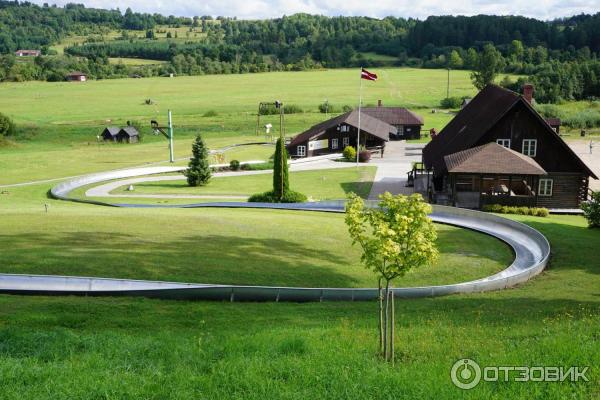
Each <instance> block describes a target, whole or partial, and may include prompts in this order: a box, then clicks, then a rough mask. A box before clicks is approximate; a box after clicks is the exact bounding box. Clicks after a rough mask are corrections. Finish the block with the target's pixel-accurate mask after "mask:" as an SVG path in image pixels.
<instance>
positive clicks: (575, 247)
mask: <svg viewBox="0 0 600 400" xmlns="http://www.w3.org/2000/svg"><path fill="white" fill-rule="evenodd" d="M23 190H26V191H29V192H30V193H33V192H35V191H38V190H40V188H37V189H33V188H27V189H23ZM25 208H26V206H25ZM120 211H121V210H112V209H107V208H99V207H87V206H77V205H62V204H58V205H54V204H53V211H52V212H51V213H49V214H48V215H44V214H42V213H37V214H36V213H34V212H24V211H20V212H17V211H16V210H12V211H9V212H7V211H6V209H4V208H0V213H1V214H2V220H3V222H4V221H7V218H8V224H4V225H3V226H6V227H7V230H3V232H2V233H3V240H4V241H5V243H3V249H8V250H9V252H10V254H8V255H7V254H6V253H5V252H4V251H3V252H2V255H1V256H2V258H3V259H2V264H3V265H5V266H9V265H11V264H12V265H14V267H12V269H13V271H21V272H23V271H27V270H28V272H32V271H37V272H52V271H56V272H74V271H73V268H78V269H80V270H79V271H78V272H84V273H85V272H93V271H92V270H94V271H96V272H100V271H102V269H103V268H105V269H106V268H107V267H106V264H109V263H110V264H112V265H113V266H114V267H115V268H112V269H111V272H112V275H120V276H127V275H130V274H133V272H132V271H135V274H136V275H137V276H140V275H142V274H143V275H144V276H147V277H152V276H158V275H161V276H168V277H200V276H203V277H209V276H210V277H211V278H217V276H218V274H217V273H216V272H215V271H214V270H213V271H212V275H211V274H210V273H209V271H208V270H207V269H208V268H207V267H208V266H209V265H211V257H212V255H214V254H215V253H217V252H218V253H219V259H220V260H222V261H220V265H224V264H223V262H224V261H227V260H229V262H231V264H230V268H232V269H234V270H235V272H234V273H233V274H228V276H229V277H230V278H233V279H234V280H236V281H243V280H244V277H247V276H248V273H249V271H250V270H249V269H248V268H247V267H245V266H244V265H245V264H247V263H248V261H250V262H254V261H256V262H257V264H258V262H259V261H260V262H261V266H260V269H257V270H255V271H254V273H253V276H254V277H255V278H256V280H267V277H272V278H273V280H279V281H280V282H287V283H292V282H294V281H297V280H298V279H299V277H298V275H300V274H301V275H302V277H303V280H304V282H310V281H314V282H317V283H319V284H325V283H334V282H340V281H342V282H344V283H351V282H352V280H354V283H357V282H360V280H361V279H365V280H368V278H367V275H364V276H363V278H360V275H361V274H360V273H359V272H358V269H359V267H358V266H357V263H356V258H355V257H356V255H357V254H356V253H355V249H352V248H350V247H348V243H347V239H345V240H344V239H342V238H341V236H342V235H340V233H339V232H340V231H342V230H343V226H342V222H341V218H340V216H335V215H326V214H311V213H308V214H298V213H290V212H275V213H271V212H268V213H265V212H249V211H242V212H237V211H234V212H231V211H227V212H224V211H221V210H177V211H175V210H170V211H168V213H167V212H164V213H163V212H160V211H159V212H155V211H153V212H152V215H150V214H147V213H146V212H145V211H139V212H138V211H133V212H127V213H126V214H125V213H123V214H121V213H120ZM87 213H91V214H92V216H91V217H85V218H83V215H87ZM242 213H243V215H242ZM11 214H12V215H11ZM17 214H20V215H17ZM17 216H18V217H19V218H18V219H17ZM265 218H267V220H265ZM271 218H273V219H271ZM515 219H519V220H522V221H524V222H526V223H529V224H531V225H533V226H535V227H536V228H538V229H540V230H542V232H543V233H545V234H546V235H547V236H548V238H549V239H550V241H551V243H552V245H553V253H554V255H553V259H552V263H551V265H550V268H549V269H548V270H547V271H546V272H545V273H544V274H543V275H541V276H539V277H537V278H535V279H534V280H533V281H531V282H529V283H527V284H524V285H521V286H519V287H518V288H515V289H511V290H505V291H499V292H492V293H482V294H471V295H455V296H448V297H442V298H431V299H414V300H401V301H398V302H397V305H396V311H397V329H396V343H397V364H396V366H395V367H389V366H387V365H384V364H383V363H381V362H380V361H378V360H377V357H376V356H375V352H376V348H377V342H376V341H377V336H376V324H377V318H376V305H375V303H372V302H366V303H308V304H293V303H264V304H261V303H233V304H230V303H225V302H182V301H159V300H148V299H128V298H78V297H22V296H7V295H4V296H0V338H1V339H0V375H1V376H2V380H0V393H2V397H3V398H5V399H41V398H52V399H56V398H69V399H73V398H82V399H84V398H85V399H88V398H152V399H162V398H178V399H188V398H189V399H220V398H222V399H231V398H240V399H242V398H243V399H263V398H265V397H269V398H285V399H300V398H317V397H323V395H325V394H326V396H327V397H328V398H336V399H356V398H373V399H380V398H381V399H388V398H440V399H455V398H468V399H481V398H490V399H506V398H542V397H543V398H544V399H564V398H574V399H592V398H598V395H600V379H599V378H600V375H599V373H598V369H597V368H598V364H597V361H598V359H600V346H598V340H599V337H598V326H600V296H599V295H600V292H599V291H598V288H599V287H600V275H599V274H600V269H599V268H600V266H599V265H598V263H597V257H596V255H595V252H596V249H597V248H598V246H600V236H599V235H598V232H596V231H592V230H588V229H587V228H585V224H584V221H583V219H582V218H580V217H568V216H561V217H558V216H553V217H549V218H546V219H540V218H534V217H515ZM275 220H276V221H277V223H276V224H275V223H269V221H275ZM141 221H143V223H142V222H141ZM184 221H187V223H185V222H184ZM222 221H224V222H227V223H226V224H224V223H221V222H222ZM265 222H266V223H265ZM115 224H118V226H119V232H120V234H119V235H118V236H117V237H116V238H117V240H115V235H114V232H115V230H114V228H115ZM24 225H28V227H27V228H24ZM174 225H176V226H177V228H184V229H185V230H187V231H186V232H179V233H177V232H175V230H174V229H171V228H169V229H167V230H165V227H171V226H174ZM57 226H58V229H56V227H57ZM289 226H293V227H294V234H293V235H289V230H287V229H285V228H289ZM445 232H446V231H445V230H442V232H441V234H442V237H444V236H445V234H446V233H445ZM447 233H448V235H449V237H448V239H449V243H448V245H450V246H452V245H456V247H455V248H453V249H452V250H454V251H455V250H459V251H461V252H463V259H464V258H467V259H468V258H470V257H476V256H475V254H481V253H480V252H481V251H482V250H483V249H486V248H487V249H490V248H491V247H493V246H491V244H490V243H481V242H477V240H478V239H479V237H478V236H480V235H474V236H472V237H470V238H469V237H465V238H466V239H467V240H466V241H465V242H463V243H460V241H456V239H458V238H460V237H462V236H463V233H464V232H463V231H458V232H452V234H451V235H450V233H451V231H447ZM159 235H160V237H159ZM263 235H266V236H265V238H264V239H261V237H263ZM211 236H212V239H210V240H209V238H211ZM223 236H229V238H228V240H227V241H226V242H224V243H221V242H220V241H219V240H218V238H219V237H221V238H222V237H223ZM274 237H277V238H280V239H276V240H274V239H273V238H274ZM133 238H135V239H134V240H133ZM215 238H216V239H215ZM238 238H240V239H241V241H239V242H237V241H236V239H238ZM161 239H162V240H161ZM322 241H326V242H325V243H322V244H321V242H322ZM225 243H226V244H227V246H224V245H223V244H225ZM336 243H337V244H342V243H343V247H336ZM315 246H317V247H316V248H315ZM321 246H322V247H321ZM211 248H212V249H213V250H212V251H209V252H208V257H207V256H206V250H209V249H211ZM16 249H19V250H20V251H18V252H17V251H14V250H16ZM197 249H200V250H202V251H199V250H197ZM282 249H283V250H285V252H286V255H285V257H283V258H282V256H281V254H280V253H279V251H280V250H282ZM348 249H349V250H348ZM469 249H476V251H475V253H473V254H472V255H469V254H468V253H467V252H469V251H472V250H469ZM144 250H145V251H144ZM497 250H499V251H500V252H501V254H504V255H505V256H506V255H507V254H506V250H504V251H502V246H497ZM60 259H67V260H70V261H72V263H69V264H70V265H71V267H70V268H68V267H66V266H65V263H64V262H61V261H60ZM442 259H443V260H447V257H446V255H444V256H443V258H442ZM277 260H282V263H280V264H279V268H270V269H269V265H273V262H274V261H277ZM159 261H160V262H161V263H162V264H163V265H164V267H163V268H161V270H160V271H159V270H155V271H151V270H150V269H149V265H151V264H153V263H154V262H159ZM186 261H187V262H186ZM190 261H191V262H194V263H195V264H196V265H198V267H197V268H191V267H182V268H181V270H180V271H178V272H176V271H175V267H177V266H182V265H185V264H188V263H189V262H190ZM345 261H350V264H351V265H347V266H344V267H343V269H338V270H337V271H335V270H334V269H333V268H332V264H335V263H339V264H340V265H342V264H343V263H344V262H345ZM312 263H314V264H315V265H318V267H315V268H316V269H310V268H309V267H308V264H312ZM257 264H254V265H257ZM75 266H77V267H75ZM17 267H18V268H17ZM265 267H266V269H265ZM439 268H444V267H443V266H442V265H440V266H439ZM81 269H83V270H81ZM65 270H67V271H65ZM184 270H187V272H184ZM285 270H294V273H291V272H290V273H289V274H287V276H286V272H285ZM300 271H304V272H300ZM446 271H448V270H446ZM103 272H108V271H103ZM422 272H424V271H421V272H419V273H422ZM371 280H372V278H371ZM404 281H407V282H408V281H410V277H407V278H406V279H402V280H399V281H398V283H399V284H400V283H404ZM464 357H469V358H472V359H474V360H476V361H477V362H478V363H480V365H482V366H484V365H518V366H520V365H526V366H527V365H528V366H534V365H548V366H549V365H560V366H571V365H579V366H586V365H587V366H591V368H590V370H589V372H588V378H589V379H590V382H587V383H586V382H580V383H576V384H570V383H557V382H546V383H544V382H527V383H524V382H513V381H511V382H499V383H489V382H482V383H480V384H479V385H478V386H477V387H476V388H475V389H473V390H470V391H462V390H460V389H458V388H456V387H454V386H453V385H452V384H451V382H450V378H449V371H450V368H451V366H452V364H453V363H454V362H455V361H456V360H457V359H460V358H464Z"/></svg>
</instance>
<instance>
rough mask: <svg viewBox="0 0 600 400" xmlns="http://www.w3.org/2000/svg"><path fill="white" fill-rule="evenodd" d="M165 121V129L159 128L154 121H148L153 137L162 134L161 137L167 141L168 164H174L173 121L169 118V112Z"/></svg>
mask: <svg viewBox="0 0 600 400" xmlns="http://www.w3.org/2000/svg"><path fill="white" fill-rule="evenodd" d="M167 121H168V122H167V126H166V127H164V126H159V125H158V122H157V121H155V120H152V121H150V126H152V130H153V131H154V134H155V135H158V134H159V133H162V135H163V136H164V137H166V138H167V140H169V162H171V163H173V162H175V157H174V155H173V120H172V117H171V110H169V112H168V115H167ZM165 129H166V131H165Z"/></svg>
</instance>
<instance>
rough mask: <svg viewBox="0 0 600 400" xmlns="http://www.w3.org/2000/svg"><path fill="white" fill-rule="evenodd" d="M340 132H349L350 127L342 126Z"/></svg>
mask: <svg viewBox="0 0 600 400" xmlns="http://www.w3.org/2000/svg"><path fill="white" fill-rule="evenodd" d="M340 132H350V127H349V126H348V125H342V126H341V127H340Z"/></svg>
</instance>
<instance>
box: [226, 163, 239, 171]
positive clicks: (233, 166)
mask: <svg viewBox="0 0 600 400" xmlns="http://www.w3.org/2000/svg"><path fill="white" fill-rule="evenodd" d="M229 168H230V169H231V170H232V171H239V169H240V162H239V161H238V160H231V162H230V163H229Z"/></svg>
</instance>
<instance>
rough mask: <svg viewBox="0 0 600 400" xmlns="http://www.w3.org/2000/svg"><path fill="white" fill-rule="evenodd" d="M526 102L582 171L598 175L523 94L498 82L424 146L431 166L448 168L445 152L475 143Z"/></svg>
mask: <svg viewBox="0 0 600 400" xmlns="http://www.w3.org/2000/svg"><path fill="white" fill-rule="evenodd" d="M519 102H520V103H522V104H524V105H525V107H526V108H527V109H529V111H530V112H531V113H532V114H533V115H534V116H535V117H536V118H537V119H538V120H539V121H540V123H541V124H543V126H545V127H546V131H547V132H548V134H549V136H550V137H553V138H554V139H555V140H556V142H557V143H558V145H559V146H561V147H562V148H563V150H565V151H566V152H567V153H568V154H570V155H571V157H572V158H573V159H574V160H575V162H577V163H578V164H579V165H580V166H581V169H582V171H585V173H587V174H588V175H589V176H591V177H593V178H596V179H598V178H597V177H596V175H595V174H594V173H593V172H592V170H590V168H589V167H588V166H587V165H586V164H585V163H584V162H583V161H582V160H581V159H580V158H579V156H577V154H575V152H574V151H573V150H572V149H571V148H570V147H569V145H567V144H566V143H565V141H564V140H562V138H561V137H560V136H558V134H557V133H556V132H555V131H554V130H553V129H552V127H551V126H550V125H549V124H548V123H547V122H546V121H545V120H544V119H543V118H542V117H541V116H540V114H539V113H538V112H537V111H536V110H535V109H534V108H533V107H532V106H531V104H529V102H527V101H526V100H524V99H523V97H522V96H520V95H519V94H517V93H515V92H513V91H511V90H508V89H504V88H501V87H500V86H496V85H492V84H490V85H487V86H486V87H484V88H483V89H482V90H481V91H480V92H479V93H477V95H476V96H475V97H473V99H471V101H470V102H469V103H468V104H467V105H465V107H464V108H463V109H461V110H460V111H459V112H458V114H456V116H455V117H454V118H453V119H452V120H451V121H450V122H449V123H448V125H446V126H445V127H444V129H442V130H441V131H440V133H439V134H438V135H437V136H436V137H434V138H433V139H432V140H431V141H430V142H429V143H428V144H427V145H426V146H425V147H424V148H423V162H424V163H425V165H426V166H427V168H434V169H435V170H437V171H444V170H445V169H446V164H445V162H444V156H446V155H448V154H452V153H456V152H458V151H462V150H466V149H469V148H471V147H473V146H474V145H475V144H476V143H477V141H478V140H479V139H481V137H482V136H483V135H485V134H486V133H487V132H488V131H489V130H490V129H491V128H492V127H493V126H494V125H495V124H496V123H497V122H498V121H499V120H500V119H501V118H502V117H503V116H504V115H505V114H506V113H507V112H508V111H510V110H511V109H512V108H513V107H514V106H515V105H516V104H518V103H519Z"/></svg>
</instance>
